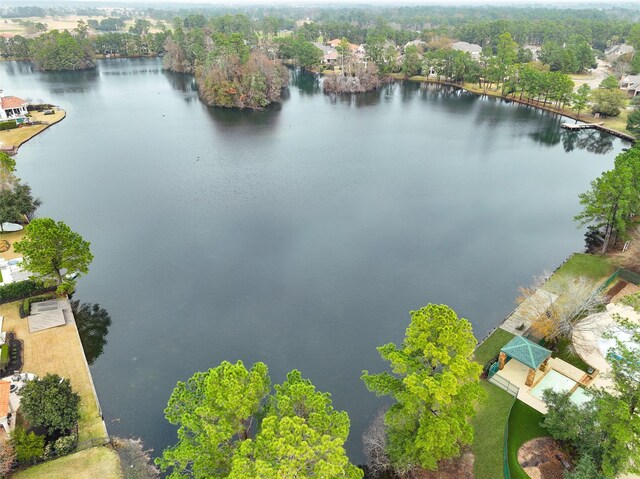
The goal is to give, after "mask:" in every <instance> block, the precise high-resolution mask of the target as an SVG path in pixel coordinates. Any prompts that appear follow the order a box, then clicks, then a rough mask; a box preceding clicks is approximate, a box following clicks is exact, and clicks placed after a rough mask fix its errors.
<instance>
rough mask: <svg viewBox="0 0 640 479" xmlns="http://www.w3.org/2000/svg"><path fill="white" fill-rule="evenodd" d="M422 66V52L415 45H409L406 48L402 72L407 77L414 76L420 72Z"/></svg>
mask: <svg viewBox="0 0 640 479" xmlns="http://www.w3.org/2000/svg"><path fill="white" fill-rule="evenodd" d="M421 66H422V60H421V59H420V52H419V51H418V47H416V46H415V45H409V46H408V47H407V48H406V49H405V50H404V59H403V60H402V69H401V71H402V74H403V75H404V77H405V78H409V77H412V76H414V75H417V74H418V73H420V67H421Z"/></svg>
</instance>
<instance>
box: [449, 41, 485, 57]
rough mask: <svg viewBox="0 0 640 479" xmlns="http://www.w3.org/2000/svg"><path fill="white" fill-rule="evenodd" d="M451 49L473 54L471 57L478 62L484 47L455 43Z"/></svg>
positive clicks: (474, 44)
mask: <svg viewBox="0 0 640 479" xmlns="http://www.w3.org/2000/svg"><path fill="white" fill-rule="evenodd" d="M451 48H452V49H453V50H458V51H461V52H467V53H469V54H471V57H472V58H473V59H474V60H478V59H479V58H480V54H481V53H482V47H481V46H480V45H478V44H476V43H467V42H455V43H452V44H451Z"/></svg>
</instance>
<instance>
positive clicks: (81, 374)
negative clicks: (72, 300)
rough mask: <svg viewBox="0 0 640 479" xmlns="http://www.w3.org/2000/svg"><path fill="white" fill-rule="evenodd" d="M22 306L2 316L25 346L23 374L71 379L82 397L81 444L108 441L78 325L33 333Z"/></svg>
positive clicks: (10, 306) (0, 308) (5, 308)
mask: <svg viewBox="0 0 640 479" xmlns="http://www.w3.org/2000/svg"><path fill="white" fill-rule="evenodd" d="M19 306H20V302H19V301H18V302H14V303H7V304H3V305H0V316H4V325H3V328H4V330H5V331H13V332H15V333H16V336H17V338H18V339H21V340H22V341H23V342H24V366H23V371H24V372H30V373H35V374H37V375H38V376H40V377H42V376H45V375H46V374H47V373H55V374H58V375H59V376H62V377H64V378H69V379H70V380H71V386H72V388H73V390H74V391H75V392H77V393H78V394H79V395H80V421H79V423H78V431H79V438H78V439H79V441H85V440H87V439H93V438H104V437H106V435H107V430H106V427H105V425H104V422H103V421H102V418H101V416H100V411H99V410H98V404H97V402H96V397H95V395H94V390H93V383H92V381H91V376H90V374H89V368H88V366H87V362H86V359H85V356H84V351H83V349H82V343H81V342H80V336H79V335H78V329H77V328H76V324H75V322H74V323H71V324H66V325H64V326H59V327H57V328H51V329H47V330H45V331H39V332H37V333H30V332H29V325H28V323H27V319H26V318H25V319H22V318H20V314H19V312H18V308H19Z"/></svg>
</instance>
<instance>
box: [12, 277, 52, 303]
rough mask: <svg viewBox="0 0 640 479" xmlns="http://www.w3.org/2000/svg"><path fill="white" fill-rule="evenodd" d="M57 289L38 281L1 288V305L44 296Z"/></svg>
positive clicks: (19, 282) (21, 282)
mask: <svg viewBox="0 0 640 479" xmlns="http://www.w3.org/2000/svg"><path fill="white" fill-rule="evenodd" d="M54 289H55V287H51V286H49V287H47V286H44V285H43V284H42V283H40V282H38V281H34V280H32V279H27V280H25V281H18V282H17V283H11V284H7V285H6V286H0V304H3V303H10V302H11V301H18V300H20V299H25V298H28V297H30V296H35V295H37V294H44V293H49V292H51V291H53V290H54Z"/></svg>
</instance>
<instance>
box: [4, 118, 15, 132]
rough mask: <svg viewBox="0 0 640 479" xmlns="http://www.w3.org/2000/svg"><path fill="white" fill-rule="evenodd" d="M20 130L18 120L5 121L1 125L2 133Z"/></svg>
mask: <svg viewBox="0 0 640 479" xmlns="http://www.w3.org/2000/svg"><path fill="white" fill-rule="evenodd" d="M14 128H18V122H17V121H16V120H9V121H3V122H1V123H0V131H3V130H13V129H14Z"/></svg>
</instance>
